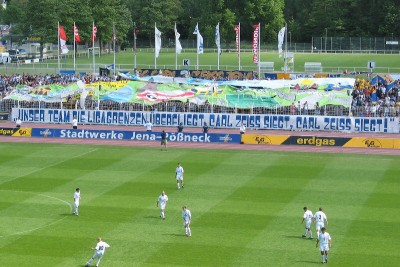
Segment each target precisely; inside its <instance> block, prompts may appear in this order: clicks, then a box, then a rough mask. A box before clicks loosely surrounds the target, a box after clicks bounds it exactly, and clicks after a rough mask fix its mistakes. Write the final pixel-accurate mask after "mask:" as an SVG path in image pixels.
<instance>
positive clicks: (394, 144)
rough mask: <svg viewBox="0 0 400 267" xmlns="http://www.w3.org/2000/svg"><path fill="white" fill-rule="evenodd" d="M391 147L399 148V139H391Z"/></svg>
mask: <svg viewBox="0 0 400 267" xmlns="http://www.w3.org/2000/svg"><path fill="white" fill-rule="evenodd" d="M393 148H395V149H400V139H393Z"/></svg>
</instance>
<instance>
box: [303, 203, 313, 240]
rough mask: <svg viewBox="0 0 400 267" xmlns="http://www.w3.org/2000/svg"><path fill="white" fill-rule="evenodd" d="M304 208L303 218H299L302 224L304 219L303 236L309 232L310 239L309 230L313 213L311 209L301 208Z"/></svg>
mask: <svg viewBox="0 0 400 267" xmlns="http://www.w3.org/2000/svg"><path fill="white" fill-rule="evenodd" d="M303 210H304V215H303V219H302V220H301V224H303V222H304V221H306V228H305V230H304V234H303V237H306V236H307V233H308V232H310V239H312V238H313V237H312V231H311V223H312V219H313V213H312V211H311V210H309V209H307V207H304V208H303Z"/></svg>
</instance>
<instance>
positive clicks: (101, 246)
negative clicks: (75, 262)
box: [85, 237, 110, 267]
mask: <svg viewBox="0 0 400 267" xmlns="http://www.w3.org/2000/svg"><path fill="white" fill-rule="evenodd" d="M109 247H110V245H109V244H107V243H106V242H104V241H102V240H101V237H99V238H97V244H96V247H94V248H92V249H93V250H96V251H95V252H94V254H93V256H92V257H91V258H90V259H89V260H88V262H87V263H86V264H85V267H88V266H90V264H91V263H92V261H93V260H94V259H96V258H97V259H98V260H97V263H96V267H99V264H100V260H101V258H103V256H104V252H105V251H106V248H109Z"/></svg>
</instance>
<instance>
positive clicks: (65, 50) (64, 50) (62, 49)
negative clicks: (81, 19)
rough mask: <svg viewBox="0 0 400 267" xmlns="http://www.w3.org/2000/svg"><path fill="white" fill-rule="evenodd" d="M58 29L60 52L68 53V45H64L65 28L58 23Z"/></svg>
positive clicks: (65, 37)
mask: <svg viewBox="0 0 400 267" xmlns="http://www.w3.org/2000/svg"><path fill="white" fill-rule="evenodd" d="M58 31H59V32H60V36H59V37H60V48H61V54H63V55H65V54H68V47H67V46H66V45H65V43H66V41H67V35H66V34H65V30H64V28H63V27H62V26H61V25H58Z"/></svg>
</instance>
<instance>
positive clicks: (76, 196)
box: [74, 188, 81, 216]
mask: <svg viewBox="0 0 400 267" xmlns="http://www.w3.org/2000/svg"><path fill="white" fill-rule="evenodd" d="M80 199H81V190H80V189H79V188H77V189H75V193H74V214H75V215H76V216H78V215H79V214H78V208H79V201H80Z"/></svg>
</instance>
